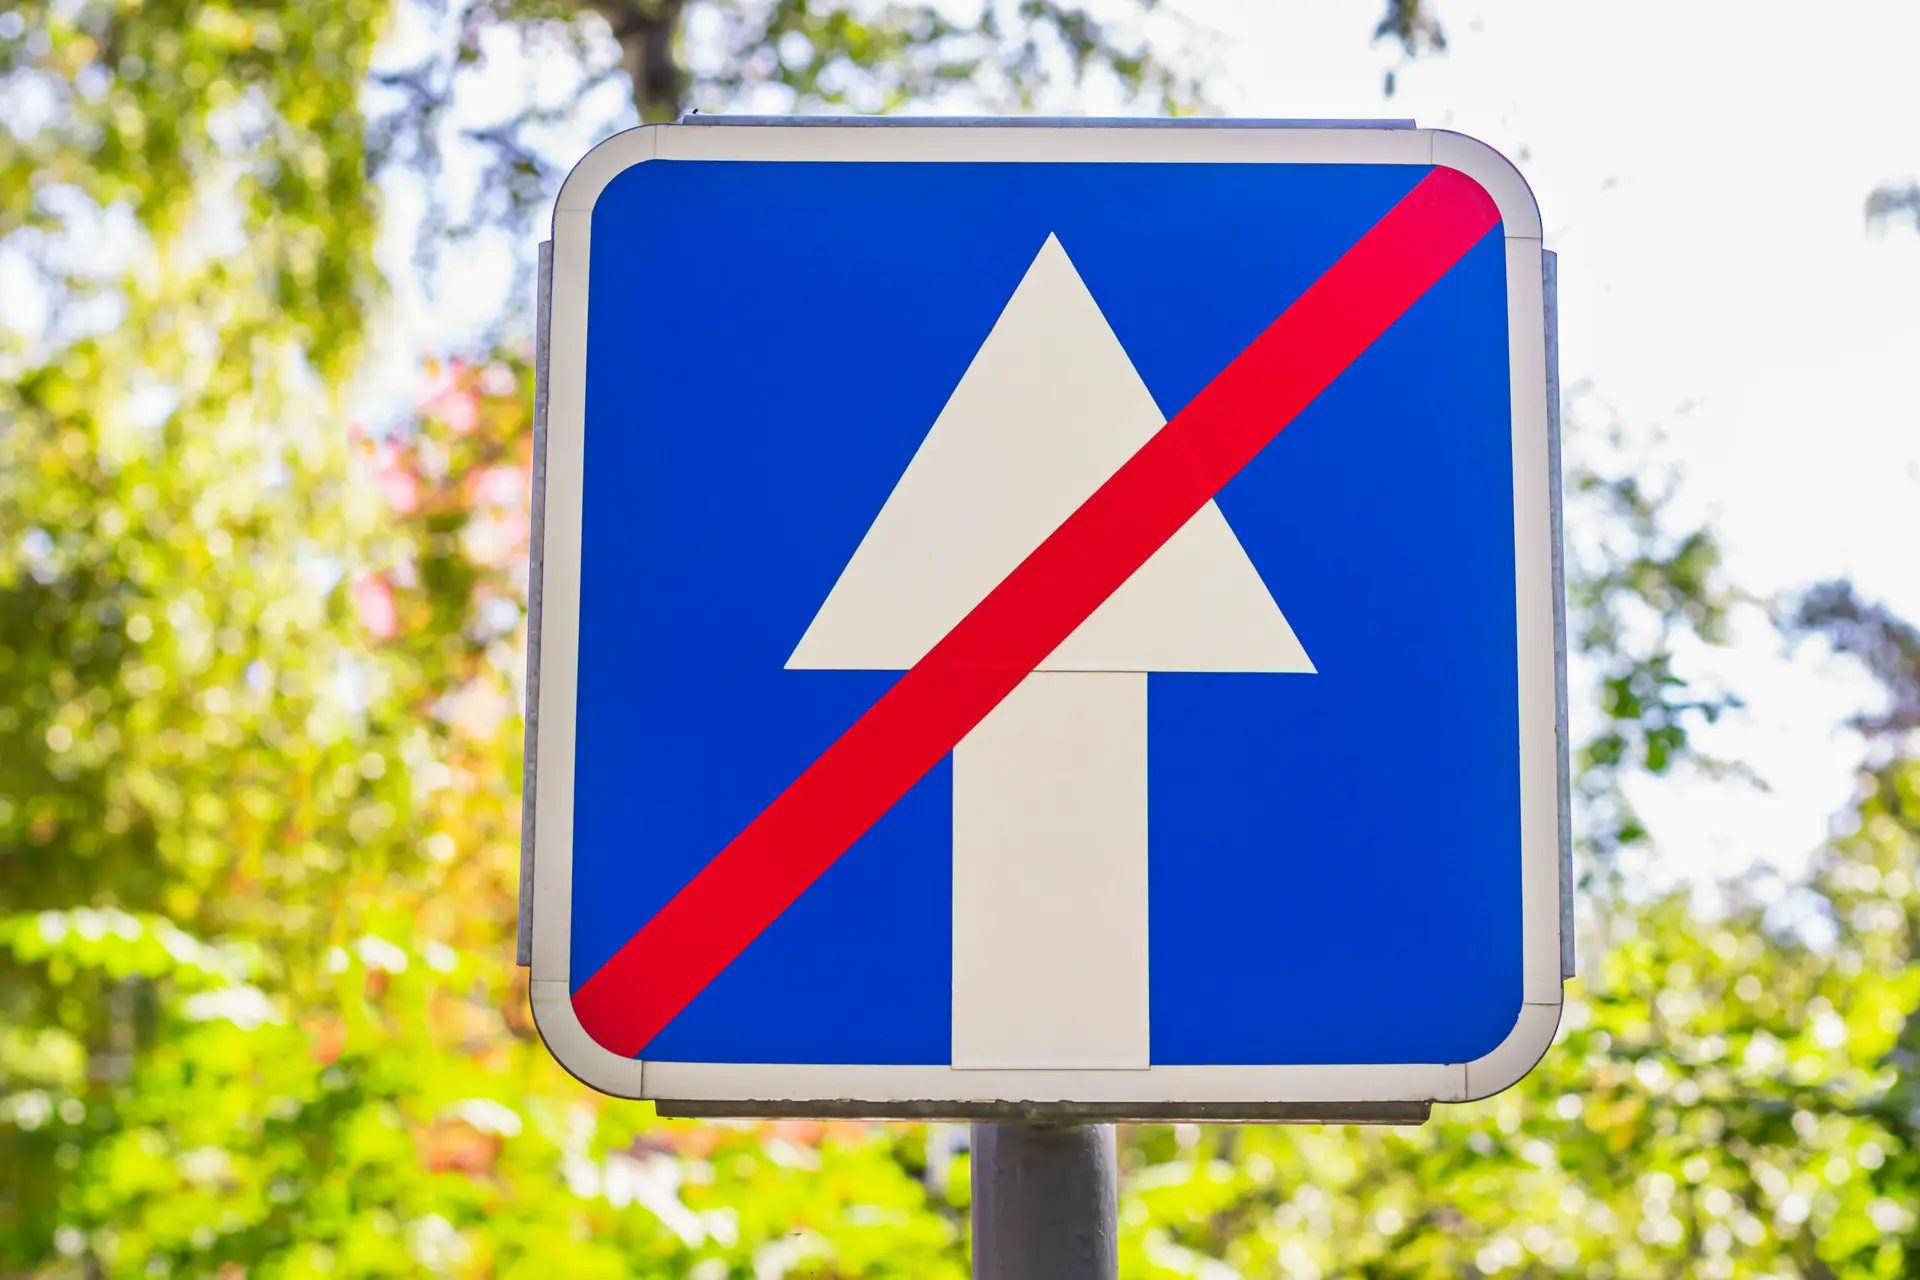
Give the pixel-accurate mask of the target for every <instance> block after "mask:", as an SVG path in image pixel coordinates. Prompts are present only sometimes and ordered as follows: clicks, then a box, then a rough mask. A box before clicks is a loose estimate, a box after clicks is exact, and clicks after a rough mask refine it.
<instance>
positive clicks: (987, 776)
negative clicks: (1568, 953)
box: [529, 120, 1564, 1118]
mask: <svg viewBox="0 0 1920 1280" xmlns="http://www.w3.org/2000/svg"><path fill="white" fill-rule="evenodd" d="M1540 235H1541V229H1540V221H1539V215H1538V213H1537V210H1536V209H1535V206H1534V203H1533V200H1532V196H1531V194H1530V193H1529V192H1528V190H1527V187H1526V185H1525V183H1524V182H1523V181H1522V180H1521V178H1520V176H1519V175H1518V173H1517V172H1515V171H1514V169H1513V168H1512V167H1511V166H1510V165H1509V164H1507V162H1506V161H1504V160H1503V159H1501V158H1500V157H1499V156H1498V155H1497V154H1496V153H1495V152H1493V151H1492V150H1490V149H1489V148H1487V147H1485V146H1484V145H1482V144H1480V143H1478V142H1475V141H1473V140H1471V139H1468V138H1465V137H1462V136H1460V135H1457V134H1450V133H1445V132H1437V131H1429V130H1418V129H1414V128H1411V127H1396V126H1364V127H1362V126H1334V127H1303V126H1291V125H1288V126H1283V125H1243V126H1227V127H1222V126H1218V125H1214V126H1176V125H1165V124H1161V125H1140V124H1089V125H1061V124H1025V123H1011V122H1007V123H990V124H964V125H963V124H958V123H951V122H949V123H931V124H922V123H912V124H908V123H901V124H884V125H882V124H876V123H873V122H840V123H829V122H787V121H766V120H755V121H725V120H714V121H711V122H696V121H692V120H690V121H688V122H684V123H682V124H681V125H677V126H664V127H653V128H646V129H638V130H633V131H631V132H628V133H625V134H621V135H619V136H618V137H616V138H613V139H611V140H610V141H608V142H607V143H604V144H602V145H601V146H600V147H598V148H596V149H595V150H594V151H593V152H592V153H591V154H590V155H589V156H588V157H587V158H586V159H585V160H583V161H582V162H581V164H580V165H579V166H578V167H577V168H576V169H575V170H574V173H573V174H572V176H570V177H569V179H568V180H567V183H566V186H565V188H564V189H563V190H562V192H561V195H560V198H559V202H558V206H557V209H556V213H555V217H554V240H553V245H552V258H551V279H552V286H551V306H550V314H549V316H548V319H547V320H546V322H545V328H546V336H547V342H548V346H547V348H546V349H547V352H548V355H547V363H548V376H547V378H546V381H545V384H544V385H545V388H546V395H547V401H546V404H547V413H546V428H545V437H544V445H543V455H544V465H545V480H544V486H543V487H544V494H543V510H542V513H541V518H540V526H541V528H540V537H539V542H538V543H537V545H538V547H539V551H538V553H537V554H538V556H539V560H540V573H539V583H540V586H539V597H540V603H539V608H538V614H537V625H538V645H537V649H536V650H535V653H534V656H533V659H532V661H531V664H530V666H531V673H532V676H533V677H534V678H533V680H532V681H530V687H531V688H532V689H533V690H534V691H536V693H537V708H536V709H537V714H538V720H537V727H536V728H534V729H533V730H532V731H530V733H529V742H530V745H531V746H532V747H533V748H534V749H533V750H532V751H530V770H529V773H530V779H532V780H533V782H532V783H531V785H530V786H529V795H530V796H531V797H532V801H533V804H532V810H531V818H530V823H529V825H530V828H531V833H532V843H531V852H532V893H531V912H532V937H531V948H530V959H531V963H532V967H533V991H534V1007H535V1013H536V1017H537V1019H538V1021H539V1024H540V1027H541V1030H542V1033H543V1034H544V1035H545V1037H546V1039H547V1041H548V1043H549V1045H550V1046H552V1048H553V1049H554V1052H555V1053H556V1054H557V1055H558V1056H559V1058H560V1060H561V1061H562V1062H563V1063H564V1064H565V1065H566V1066H567V1067H568V1068H569V1069H570V1070H572V1071H573V1072H574V1073H575V1074H576V1075H578V1076H580V1077H581V1078H582V1079H583V1080H585V1081H587V1082H588V1083H589V1084H592V1085H594V1086H595V1087H597V1088H601V1089H604V1090H606V1091H608V1092H611V1093H617V1094H622V1095H627V1096H633V1097H648V1098H655V1099H663V1100H667V1101H668V1102H669V1103H670V1104H671V1105H672V1106H673V1107H674V1108H677V1109H680V1110H683V1111H687V1112H701V1111H705V1112H710V1113H711V1112H727V1111H735V1112H741V1113H750V1112H752V1113H775V1112H807V1111H814V1112H824V1111H833V1112H839V1113H843V1114H877V1115H913V1114H928V1115H969V1114H971V1115H995V1114H1030V1113H1033V1112H1035V1111H1042V1112H1052V1113H1055V1114H1064V1115H1075V1116H1080V1117H1090V1116H1098V1115H1104V1114H1131V1115H1140V1116H1159V1115H1192V1116H1195V1117H1202V1118H1204V1117H1210V1116H1211V1117H1221V1118H1224V1117H1228V1116H1238V1115H1244V1116H1248V1117H1259V1116H1270V1117H1279V1116H1288V1115H1300V1116H1321V1115H1324V1116H1365V1115H1368V1114H1372V1115H1376V1116H1382V1117H1387V1116H1399V1117H1406V1116H1412V1115H1417V1114H1424V1110H1423V1109H1424V1106H1425V1105H1426V1104H1428V1103H1431V1102H1434V1101H1458V1100H1466V1099H1469V1098H1474V1097H1481V1096H1485V1095H1487V1094H1489V1093H1492V1092H1495V1091H1497V1090H1499V1089H1501V1088H1504V1087H1506V1086H1507V1085H1509V1084H1511V1083H1512V1082H1513V1081H1515V1080H1517V1079H1519V1078H1520V1076H1522V1075H1523V1074H1525V1072H1526V1071H1527V1070H1528V1069H1530V1068H1531V1066H1532V1065H1533V1063H1534V1062H1535V1061H1536V1060H1537V1059H1538V1058H1539V1056H1540V1055H1541V1053H1542V1052H1543V1051H1544V1050H1545V1048H1546V1046H1547V1043H1548V1041H1549V1040H1550V1039H1551V1037H1552V1035H1553V1031H1554V1028H1555V1026H1556V1025H1557V1023H1558V1017H1559V1010H1560V1000H1561V996H1560V984H1561V980H1562V962H1561V929H1562V925H1561V911H1560V895H1561V880H1562V877H1561V874H1560V861H1561V856H1562V849H1561V843H1562V841H1561V838H1560V829H1561V824H1560V820H1559V818H1560V812H1561V809H1562V806H1563V805H1564V795H1563V792H1564V786H1563V785H1562V784H1561V783H1560V782H1559V762H1560V755H1561V752H1562V750H1563V747H1562V746H1561V740H1562V738H1563V737H1564V734H1563V733H1562V732H1561V731H1560V729H1559V708H1560V706H1561V705H1562V703H1563V701H1564V695H1563V693H1562V692H1561V688H1560V685H1561V683H1562V680H1561V678H1559V677H1558V676H1557V671H1558V667H1557V663H1556V639H1555V637H1556V626H1557V616H1558V615H1557V609H1558V586H1557V583H1558V579H1557V542H1556V538H1555V533H1554V530H1555V528H1556V521H1555V512H1556V510H1557V504H1556V493H1557V483H1556V478H1555V476H1554V474H1553V471H1552V466H1551V465H1550V450H1551V448H1552V443H1551V440H1550V434H1551V430H1550V422H1549V412H1548V400H1547V377H1548V368H1547V357H1546V344H1545V325H1544V319H1543V317H1544V303H1543V294H1542V289H1543V285H1542V252H1541V243H1540Z"/></svg>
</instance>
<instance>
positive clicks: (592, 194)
mask: <svg viewBox="0 0 1920 1280" xmlns="http://www.w3.org/2000/svg"><path fill="white" fill-rule="evenodd" d="M667 127H668V126H666V125H663V124H643V125H638V126H636V127H635V128H632V129H623V130H621V131H620V132H619V133H616V134H614V135H613V136H612V137H610V138H607V139H605V140H603V141H601V142H599V143H597V144H596V145H595V146H594V148H593V150H591V151H589V152H587V154H586V155H584V156H582V157H580V162H579V163H578V164H576V165H574V166H573V168H572V169H571V170H569V171H568V173H567V176H566V179H565V180H564V181H562V182H561V184H560V194H559V195H558V196H557V197H555V199H554V202H553V216H554V226H555V230H556V231H557V230H558V228H559V221H560V215H561V214H563V213H586V214H591V213H592V212H593V206H594V204H595V203H596V202H597V201H598V200H599V199H600V193H601V192H603V191H605V190H606V189H607V185H608V184H609V183H611V182H612V181H613V180H614V179H615V178H617V177H619V176H620V175H621V174H623V173H625V172H626V171H627V170H628V169H631V168H633V167H634V166H636V165H642V164H645V163H646V162H647V161H649V160H657V159H659V158H660V133H661V131H662V130H663V129H665V128H667Z"/></svg>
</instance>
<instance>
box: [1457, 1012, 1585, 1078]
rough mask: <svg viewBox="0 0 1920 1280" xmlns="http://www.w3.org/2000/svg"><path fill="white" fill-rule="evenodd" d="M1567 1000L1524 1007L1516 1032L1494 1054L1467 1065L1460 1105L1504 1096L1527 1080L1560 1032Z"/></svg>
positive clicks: (1515, 1021) (1516, 1020) (1518, 1019)
mask: <svg viewBox="0 0 1920 1280" xmlns="http://www.w3.org/2000/svg"><path fill="white" fill-rule="evenodd" d="M1563 1008H1565V1000H1564V998H1563V999H1562V1000H1559V1001H1556V1002H1554V1003H1552V1004H1533V1003H1528V1004H1523V1005H1521V1006H1520V1014H1519V1016H1518V1017H1517V1018H1515V1019H1514V1023H1513V1030H1512V1031H1509V1032H1508V1033H1507V1038H1506V1039H1505V1040H1502V1041H1501V1042H1500V1043H1499V1044H1498V1045H1496V1046H1494V1048H1493V1049H1492V1051H1491V1052H1489V1053H1486V1054H1483V1055H1481V1056H1480V1057H1478V1058H1475V1059H1474V1060H1473V1061H1472V1062H1469V1063H1467V1065H1466V1083H1467V1087H1466V1092H1465V1095H1464V1096H1463V1097H1461V1098H1460V1101H1461V1102H1479V1101H1481V1100H1482V1099H1485V1098H1491V1097H1493V1096H1494V1095H1495V1094H1497V1093H1504V1092H1505V1091H1506V1090H1508V1089H1511V1088H1512V1087H1513V1086H1514V1085H1516V1084H1519V1083H1520V1082H1521V1081H1522V1080H1524V1079H1526V1077H1527V1073H1528V1072H1530V1071H1532V1070H1533V1069H1534V1068H1535V1067H1536V1066H1538V1065H1540V1060H1541V1059H1542V1058H1544V1057H1546V1056H1547V1049H1548V1048H1549V1047H1550V1046H1551V1045H1552V1044H1553V1037H1554V1036H1555V1034H1556V1033H1558V1032H1559V1030H1560V1011H1561V1010H1562V1009H1563Z"/></svg>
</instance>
